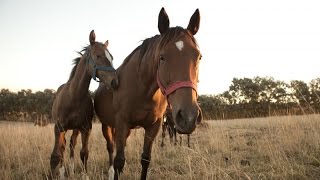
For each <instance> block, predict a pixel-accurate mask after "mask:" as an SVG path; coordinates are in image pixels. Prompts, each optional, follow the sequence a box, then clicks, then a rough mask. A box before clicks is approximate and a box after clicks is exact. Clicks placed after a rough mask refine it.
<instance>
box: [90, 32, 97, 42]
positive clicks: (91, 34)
mask: <svg viewBox="0 0 320 180" xmlns="http://www.w3.org/2000/svg"><path fill="white" fill-rule="evenodd" d="M89 41H90V44H91V45H93V44H94V43H95V42H96V34H95V33H94V30H92V31H91V32H90V35H89Z"/></svg>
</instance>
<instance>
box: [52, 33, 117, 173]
mask: <svg viewBox="0 0 320 180" xmlns="http://www.w3.org/2000/svg"><path fill="white" fill-rule="evenodd" d="M89 41H90V45H89V46H87V47H86V48H84V50H83V51H84V54H83V55H82V54H81V53H80V54H81V57H79V58H76V59H75V60H74V64H75V66H74V67H73V69H72V72H71V75H70V78H69V80H68V82H67V83H65V84H63V85H61V86H60V87H59V89H58V90H57V94H56V98H55V100H54V102H53V106H52V118H53V120H54V121H55V122H56V123H55V126H54V135H55V144H54V148H53V151H52V154H51V159H50V167H51V172H52V176H53V177H54V178H55V177H56V176H57V175H58V174H59V175H60V178H64V176H65V168H64V164H63V153H64V150H65V146H66V139H65V133H66V132H67V130H71V129H72V130H74V131H73V134H72V137H71V140H70V158H71V162H72V163H71V170H70V171H71V173H73V170H74V160H73V157H74V146H75V144H76V137H77V135H78V134H79V132H81V140H82V149H81V152H80V157H81V160H82V162H83V164H84V168H85V170H86V169H87V160H88V155H89V150H88V139H89V135H90V132H91V128H92V118H93V110H94V109H93V103H92V98H91V97H90V94H89V91H88V90H89V85H90V81H91V78H93V79H94V80H96V78H97V77H98V78H99V79H100V80H101V81H102V82H103V83H104V84H105V86H106V87H108V88H115V87H117V84H118V79H117V76H116V73H115V69H114V68H113V66H112V60H113V58H112V55H111V54H110V53H109V51H108V49H107V46H108V41H106V42H105V43H104V44H103V43H100V42H96V41H95V33H94V31H93V30H92V31H91V33H90V35H89Z"/></svg>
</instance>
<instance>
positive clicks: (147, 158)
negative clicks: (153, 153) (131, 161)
mask: <svg viewBox="0 0 320 180" xmlns="http://www.w3.org/2000/svg"><path fill="white" fill-rule="evenodd" d="M150 160H151V158H150V156H144V155H142V156H141V166H142V169H147V168H148V167H149V164H150Z"/></svg>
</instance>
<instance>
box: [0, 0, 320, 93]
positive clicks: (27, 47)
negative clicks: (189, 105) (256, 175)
mask: <svg viewBox="0 0 320 180" xmlns="http://www.w3.org/2000/svg"><path fill="white" fill-rule="evenodd" d="M161 7H164V8H165V9H166V12H167V14H168V16H169V19H170V26H182V27H185V28H186V27H187V25H188V23H189V20H190V17H191V15H192V14H193V12H194V11H195V10H196V9H197V8H199V10H200V15H201V22H200V29H199V31H198V33H197V34H196V35H195V38H196V39H197V41H198V44H199V47H200V50H201V52H202V55H203V58H202V60H201V63H200V83H199V94H218V93H222V92H223V91H226V90H228V88H229V85H231V81H232V79H233V78H234V77H236V78H244V77H248V78H253V77H254V76H263V77H264V76H271V77H274V78H275V79H276V80H282V81H285V82H289V81H290V80H303V81H305V82H307V83H308V82H309V81H310V80H311V79H315V78H319V77H320V1H319V0H314V1H310V0H300V1H297V0H267V1H262V0H223V1H217V0H215V1H212V0H210V1H209V0H197V1H196V0H193V1H191V0H187V1H186V0H183V1H182V0H135V1H124V0H117V1H111V0H90V1H89V0H88V1H85V0H68V1H65V0H54V1H52V0H50V1H49V0H47V1H46V0H0V55H1V58H0V89H2V88H8V89H10V90H11V91H18V90H21V89H32V90H33V91H38V90H40V91H41V90H44V89H45V88H49V89H55V90H56V89H57V88H58V87H59V86H60V85H61V84H62V83H65V82H66V81H67V80H68V78H69V74H70V72H71V69H72V67H73V65H72V59H74V58H76V57H77V53H76V52H77V51H80V50H81V49H82V47H84V46H86V45H88V44H89V33H90V31H91V30H92V29H94V30H95V33H96V40H97V41H100V42H104V41H106V40H109V47H108V49H109V51H110V52H111V54H112V55H113V57H114V65H115V67H116V68H117V67H119V66H120V64H121V63H122V62H123V60H124V58H125V57H126V56H127V55H129V54H130V53H131V52H132V51H133V50H134V49H135V48H136V47H137V46H138V45H140V43H141V40H144V39H145V38H149V37H152V36H154V35H156V34H158V33H159V32H158V28H157V27H158V14H159V11H160V9H161ZM97 85H98V84H97V83H96V82H94V81H91V86H90V90H95V89H96V88H97Z"/></svg>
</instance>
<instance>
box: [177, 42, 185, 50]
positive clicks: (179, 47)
mask: <svg viewBox="0 0 320 180" xmlns="http://www.w3.org/2000/svg"><path fill="white" fill-rule="evenodd" d="M176 46H177V48H178V49H179V51H182V49H183V46H184V45H183V41H181V40H180V41H177V42H176Z"/></svg>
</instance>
